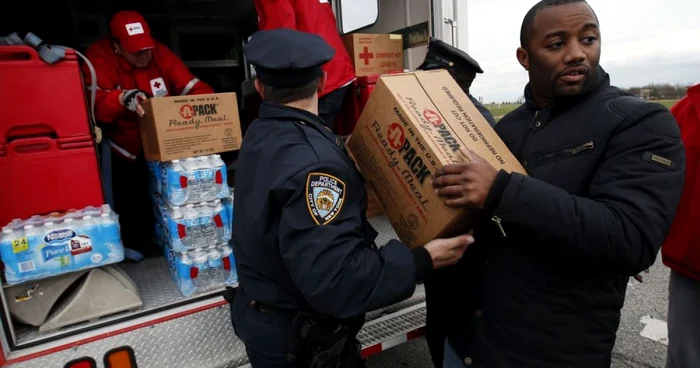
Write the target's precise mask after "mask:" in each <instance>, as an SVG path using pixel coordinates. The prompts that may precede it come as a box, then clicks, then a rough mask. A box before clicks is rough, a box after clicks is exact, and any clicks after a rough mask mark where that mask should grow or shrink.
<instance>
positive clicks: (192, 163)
mask: <svg viewBox="0 0 700 368" xmlns="http://www.w3.org/2000/svg"><path fill="white" fill-rule="evenodd" d="M180 164H181V165H182V168H183V172H182V173H181V174H180V176H185V177H186V178H187V196H186V198H185V202H187V203H192V202H197V198H198V197H199V187H200V185H199V178H198V175H197V170H198V169H199V165H198V164H197V161H196V160H195V159H194V157H188V158H186V159H185V160H184V161H180ZM178 180H179V179H178ZM183 203H184V202H183Z"/></svg>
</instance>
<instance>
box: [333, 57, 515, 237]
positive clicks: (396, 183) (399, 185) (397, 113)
mask: <svg viewBox="0 0 700 368" xmlns="http://www.w3.org/2000/svg"><path fill="white" fill-rule="evenodd" d="M462 146H465V147H468V148H469V149H471V150H472V151H474V152H475V153H477V154H479V155H480V156H481V157H483V158H484V159H486V160H487V161H489V162H490V163H491V164H492V165H494V166H495V167H496V168H497V169H500V168H503V169H505V170H506V171H509V172H513V171H515V172H519V173H523V174H525V173H526V171H525V169H524V168H523V167H522V166H521V165H520V163H519V162H518V160H517V159H516V158H515V156H514V155H513V154H512V153H511V152H510V151H509V150H508V148H507V147H506V145H505V144H504V143H503V142H502V141H501V140H500V138H499V137H498V135H497V134H496V132H495V131H494V130H493V129H492V128H491V127H490V126H489V124H488V122H487V121H486V120H485V119H484V118H483V117H482V116H481V114H480V113H479V111H478V110H477V109H476V107H474V105H473V104H472V103H471V101H470V100H469V98H468V97H467V95H466V94H465V93H464V92H463V91H462V89H460V88H459V86H458V85H457V83H456V82H455V81H454V79H453V78H452V76H450V74H449V73H448V72H447V71H444V70H438V71H421V72H415V73H404V74H390V75H384V76H382V77H381V78H380V79H379V81H378V82H377V85H376V87H375V90H374V92H372V95H371V96H370V98H369V101H368V103H367V105H366V106H365V109H364V111H363V112H362V115H361V116H360V120H359V121H358V122H357V125H356V127H355V130H354V131H353V133H352V135H351V136H350V139H349V140H348V142H347V148H348V150H349V151H350V153H351V155H352V157H353V158H354V159H355V161H356V163H357V166H358V168H359V169H360V171H361V172H362V174H363V176H364V177H365V179H366V182H367V186H368V187H370V188H371V191H372V192H373V193H374V194H375V196H376V198H377V200H378V201H379V203H380V204H381V207H382V209H383V210H384V212H385V213H386V215H387V217H388V219H389V221H390V222H391V224H392V226H393V227H394V230H395V231H396V233H397V234H398V236H399V238H400V239H401V241H402V242H404V243H405V244H407V245H408V246H409V247H416V246H422V245H424V244H425V243H427V242H429V241H430V240H433V239H435V238H440V237H447V236H453V235H457V234H459V233H464V232H465V231H468V229H469V228H470V218H473V217H472V216H474V215H475V213H474V212H472V211H470V210H465V209H455V208H450V207H447V206H446V205H445V204H444V200H443V199H442V198H440V197H438V196H437V194H436V193H435V190H434V189H433V187H432V180H431V178H432V175H433V174H434V173H435V171H436V170H437V169H439V168H441V167H442V166H444V165H446V164H450V163H460V162H464V161H465V160H466V159H465V158H463V156H462V155H461V154H460V153H459V148H460V147H462Z"/></svg>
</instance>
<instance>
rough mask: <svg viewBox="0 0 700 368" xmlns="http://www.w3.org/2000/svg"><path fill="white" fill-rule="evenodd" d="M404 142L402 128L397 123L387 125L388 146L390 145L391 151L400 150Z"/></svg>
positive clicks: (404, 135) (404, 137)
mask: <svg viewBox="0 0 700 368" xmlns="http://www.w3.org/2000/svg"><path fill="white" fill-rule="evenodd" d="M405 140H406V134H404V132H403V128H402V127H401V125H399V123H393V124H391V125H389V145H391V147H392V148H393V149H399V148H401V147H402V146H403V142H404V141H405Z"/></svg>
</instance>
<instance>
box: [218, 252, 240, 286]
mask: <svg viewBox="0 0 700 368" xmlns="http://www.w3.org/2000/svg"><path fill="white" fill-rule="evenodd" d="M221 260H222V263H223V271H224V272H223V277H224V284H226V285H233V284H235V283H237V282H238V272H237V271H236V260H235V258H234V257H233V249H231V247H230V246H228V245H223V246H222V247H221Z"/></svg>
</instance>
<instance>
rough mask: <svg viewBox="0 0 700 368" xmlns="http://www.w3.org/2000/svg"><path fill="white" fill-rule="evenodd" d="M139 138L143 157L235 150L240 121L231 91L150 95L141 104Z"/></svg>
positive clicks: (238, 144) (173, 157)
mask: <svg viewBox="0 0 700 368" xmlns="http://www.w3.org/2000/svg"><path fill="white" fill-rule="evenodd" d="M142 106H143V108H144V111H145V112H146V114H145V115H144V117H143V118H141V140H142V142H143V150H144V154H145V156H146V159H147V160H152V161H171V160H177V159H181V158H187V157H194V156H204V155H211V154H215V153H221V152H228V151H235V150H238V149H240V147H241V140H242V134H241V122H240V119H239V115H238V102H237V100H236V94H235V93H212V94H204V95H192V96H172V97H157V98H151V99H148V100H147V101H144V102H143V103H142Z"/></svg>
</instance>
